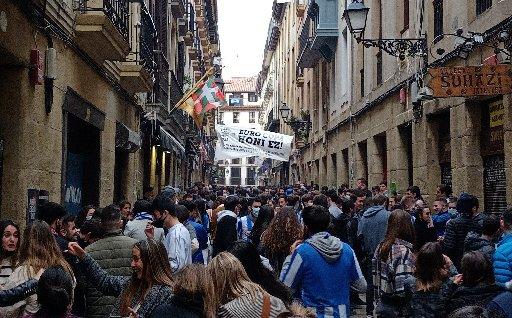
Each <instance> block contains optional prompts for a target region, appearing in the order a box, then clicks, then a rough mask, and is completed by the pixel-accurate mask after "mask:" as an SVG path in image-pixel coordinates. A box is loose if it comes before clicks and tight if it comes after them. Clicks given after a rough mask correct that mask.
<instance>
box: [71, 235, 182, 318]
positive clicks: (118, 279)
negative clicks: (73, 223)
mask: <svg viewBox="0 0 512 318" xmlns="http://www.w3.org/2000/svg"><path fill="white" fill-rule="evenodd" d="M68 253H71V254H73V255H75V256H77V257H78V258H79V259H80V261H81V262H82V263H83V265H84V270H85V275H86V276H87V277H88V278H89V281H90V282H92V283H93V284H95V285H96V287H97V288H98V290H100V291H101V292H102V293H103V294H104V295H109V296H115V297H117V301H116V304H115V306H114V308H113V312H112V313H111V314H110V317H130V318H144V317H150V316H151V314H152V312H153V311H154V309H155V308H156V307H158V306H160V305H162V304H165V303H168V302H169V300H170V298H171V297H172V286H173V280H172V274H171V267H170V265H169V261H168V260H167V252H166V250H165V247H164V245H163V244H162V243H161V242H156V241H155V240H142V241H139V242H137V243H135V245H134V246H133V248H132V262H131V268H132V276H131V277H124V276H114V275H109V274H108V273H107V272H106V271H105V270H103V269H102V268H101V266H100V265H99V264H98V263H97V262H96V261H95V260H94V259H93V258H92V257H91V256H90V255H88V254H87V253H86V252H85V251H84V250H83V249H82V248H81V247H80V245H78V244H77V243H76V242H71V243H69V246H68Z"/></svg>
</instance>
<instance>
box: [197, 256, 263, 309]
mask: <svg viewBox="0 0 512 318" xmlns="http://www.w3.org/2000/svg"><path fill="white" fill-rule="evenodd" d="M207 270H208V273H209V274H210V277H211V279H212V283H213V288H214V290H215V295H213V297H212V298H213V299H214V304H215V308H217V307H219V306H221V305H224V304H226V303H228V302H230V301H231V300H233V299H235V298H238V297H241V296H244V295H250V296H251V298H257V297H259V296H258V294H262V295H266V294H267V293H266V292H265V291H264V290H263V288H261V287H260V285H258V284H255V283H253V282H252V281H251V280H250V279H249V276H247V273H246V272H245V269H244V267H243V266H242V263H240V261H239V260H238V259H237V258H236V257H234V256H233V255H232V254H230V253H228V252H222V253H220V254H218V255H217V256H215V257H214V258H213V259H212V261H211V262H210V263H209V264H208V266H207Z"/></svg>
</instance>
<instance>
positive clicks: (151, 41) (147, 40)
mask: <svg viewBox="0 0 512 318" xmlns="http://www.w3.org/2000/svg"><path fill="white" fill-rule="evenodd" d="M140 19H141V25H140V35H139V47H140V49H139V50H140V51H139V60H140V62H141V63H142V65H143V66H144V67H145V68H146V69H147V70H148V71H149V72H150V73H152V74H153V73H154V71H155V69H156V62H155V54H154V47H155V44H156V41H155V40H156V28H155V25H154V23H153V19H152V18H151V15H149V13H148V11H147V10H146V8H145V7H142V8H141V18H140Z"/></svg>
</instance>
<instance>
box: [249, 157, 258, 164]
mask: <svg viewBox="0 0 512 318" xmlns="http://www.w3.org/2000/svg"><path fill="white" fill-rule="evenodd" d="M255 160H256V159H255V158H254V157H249V158H247V164H248V165H253V164H254V161H255Z"/></svg>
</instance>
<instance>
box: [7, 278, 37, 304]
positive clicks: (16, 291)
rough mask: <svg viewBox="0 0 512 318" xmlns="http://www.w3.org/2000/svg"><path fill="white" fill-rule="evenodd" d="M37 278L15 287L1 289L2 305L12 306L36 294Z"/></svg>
mask: <svg viewBox="0 0 512 318" xmlns="http://www.w3.org/2000/svg"><path fill="white" fill-rule="evenodd" d="M36 288H37V280H35V279H31V280H29V281H26V282H25V283H23V284H20V285H18V286H16V287H14V288H11V289H6V290H0V307H6V306H12V305H14V304H15V303H17V302H18V301H21V300H23V299H25V298H27V297H28V296H30V295H32V294H35V292H36Z"/></svg>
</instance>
